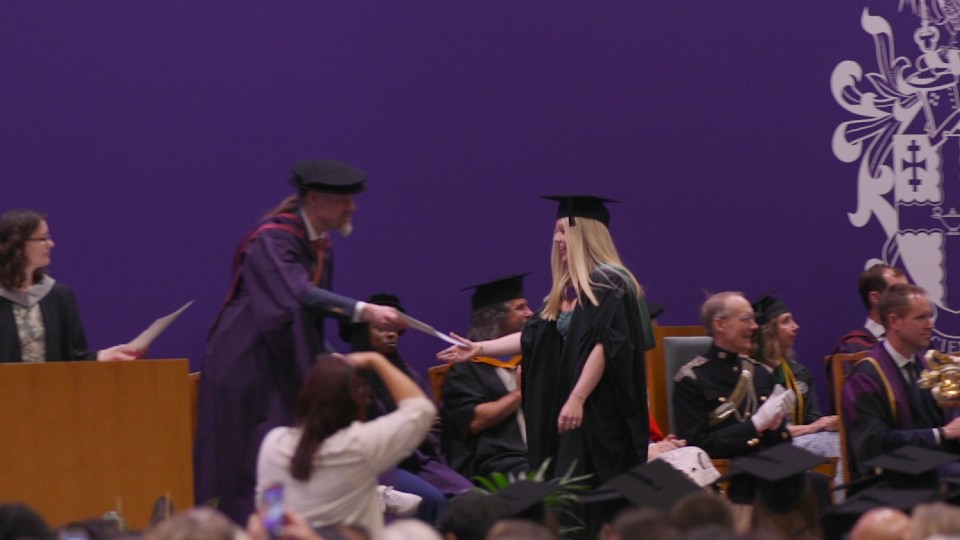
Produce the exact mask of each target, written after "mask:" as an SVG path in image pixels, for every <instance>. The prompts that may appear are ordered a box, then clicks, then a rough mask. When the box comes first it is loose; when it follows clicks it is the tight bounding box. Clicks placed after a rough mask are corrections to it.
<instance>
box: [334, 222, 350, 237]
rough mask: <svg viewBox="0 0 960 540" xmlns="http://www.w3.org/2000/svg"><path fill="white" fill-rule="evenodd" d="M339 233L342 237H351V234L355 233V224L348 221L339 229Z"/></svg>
mask: <svg viewBox="0 0 960 540" xmlns="http://www.w3.org/2000/svg"><path fill="white" fill-rule="evenodd" d="M337 232H338V233H340V236H342V237H344V238H346V237H348V236H350V234H351V233H352V232H353V222H352V221H348V222H346V223H344V224H343V225H341V226H340V228H339V229H337Z"/></svg>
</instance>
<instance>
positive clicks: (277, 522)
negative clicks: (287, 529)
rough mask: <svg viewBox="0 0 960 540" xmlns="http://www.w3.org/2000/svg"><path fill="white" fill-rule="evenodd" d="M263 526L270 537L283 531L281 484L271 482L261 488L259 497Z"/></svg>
mask: <svg viewBox="0 0 960 540" xmlns="http://www.w3.org/2000/svg"><path fill="white" fill-rule="evenodd" d="M261 500H262V504H263V506H262V508H263V511H262V513H261V515H262V517H263V526H264V528H266V529H267V533H269V534H270V538H279V537H280V534H281V533H282V532H283V484H273V485H271V486H267V487H266V488H264V490H263V495H262V497H261Z"/></svg>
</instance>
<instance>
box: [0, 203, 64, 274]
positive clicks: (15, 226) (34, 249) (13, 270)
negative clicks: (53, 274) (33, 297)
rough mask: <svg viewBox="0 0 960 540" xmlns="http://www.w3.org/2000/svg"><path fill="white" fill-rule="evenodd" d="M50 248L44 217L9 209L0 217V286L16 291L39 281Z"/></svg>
mask: <svg viewBox="0 0 960 540" xmlns="http://www.w3.org/2000/svg"><path fill="white" fill-rule="evenodd" d="M52 248H53V241H52V240H50V233H49V228H48V226H47V222H46V216H44V215H43V214H41V213H39V212H34V211H33V210H11V211H9V212H7V213H5V214H3V215H2V216H0V287H4V288H6V289H18V288H20V287H22V286H23V285H24V284H25V283H27V282H28V281H30V282H32V283H36V282H38V281H40V280H41V279H42V278H43V274H44V270H43V269H44V268H46V266H47V265H49V264H50V250H51V249H52ZM27 274H29V276H28V275H27ZM27 284H28V285H29V284H30V283H27Z"/></svg>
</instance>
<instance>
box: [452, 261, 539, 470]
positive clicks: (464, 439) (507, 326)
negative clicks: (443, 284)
mask: <svg viewBox="0 0 960 540" xmlns="http://www.w3.org/2000/svg"><path fill="white" fill-rule="evenodd" d="M525 275H526V274H515V275H511V276H507V277H504V278H500V279H497V280H494V281H491V282H488V283H483V284H480V285H475V286H473V287H468V288H467V289H474V292H473V295H472V297H471V307H472V310H473V311H472V315H471V317H470V332H469V333H468V334H467V338H468V339H470V340H473V341H483V340H488V339H496V338H498V337H501V336H505V335H507V334H512V333H515V332H519V331H520V330H522V329H523V325H524V324H526V322H527V321H528V320H530V317H532V316H533V311H532V310H531V309H530V306H529V305H528V303H527V299H526V298H524V294H523V278H524V276H525ZM467 289H464V290H467ZM521 358H522V356H521V355H516V356H513V357H511V358H493V357H490V356H477V357H475V358H473V359H472V360H471V361H469V362H462V363H459V364H453V365H451V366H450V369H449V370H448V371H447V374H446V377H445V379H444V382H443V407H442V414H443V433H442V435H443V449H444V453H445V454H446V455H447V460H448V461H449V462H450V464H451V465H452V466H453V467H454V468H455V469H457V470H458V471H460V473H461V474H463V475H464V476H466V477H467V478H473V477H476V476H482V477H489V476H490V475H491V474H492V473H495V472H499V473H504V474H506V473H522V472H526V471H528V470H529V468H530V464H529V462H528V460H527V443H526V427H525V425H524V418H523V409H522V408H521V407H520V405H521V394H520V384H519V378H520V369H519V367H518V366H519V364H520V360H521Z"/></svg>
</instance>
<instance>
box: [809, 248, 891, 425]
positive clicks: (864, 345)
mask: <svg viewBox="0 0 960 540" xmlns="http://www.w3.org/2000/svg"><path fill="white" fill-rule="evenodd" d="M897 283H907V276H906V275H905V274H904V273H903V270H900V269H899V268H894V267H892V266H887V265H885V264H879V263H878V264H875V265H873V266H871V267H870V268H868V269H866V270H864V271H863V273H861V274H860V277H859V278H857V290H858V291H859V292H860V301H861V302H863V307H864V308H865V309H866V310H867V319H866V320H865V321H864V323H863V326H862V327H860V328H855V329H853V330H851V331H849V332H847V333H846V334H844V335H843V336H841V337H840V340H839V341H837V344H836V345H834V346H833V350H831V351H830V355H828V356H827V357H826V362H827V363H826V365H825V366H824V368H825V369H826V370H827V388H833V368H832V366H831V365H830V357H831V356H833V355H834V354H851V353H855V352H860V351H869V350H870V349H872V348H873V347H874V345H876V344H877V342H878V341H880V340H881V339H882V338H883V336H884V334H885V333H886V331H885V330H884V329H883V324H882V323H881V322H880V312H879V310H878V309H877V308H878V307H879V305H880V297H881V296H882V295H883V293H884V291H886V290H887V289H888V288H889V287H891V286H893V285H896V284H897ZM833 401H834V398H833V392H827V411H826V412H827V414H830V413H832V412H833V411H836V410H837V406H836V403H834V402H833Z"/></svg>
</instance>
